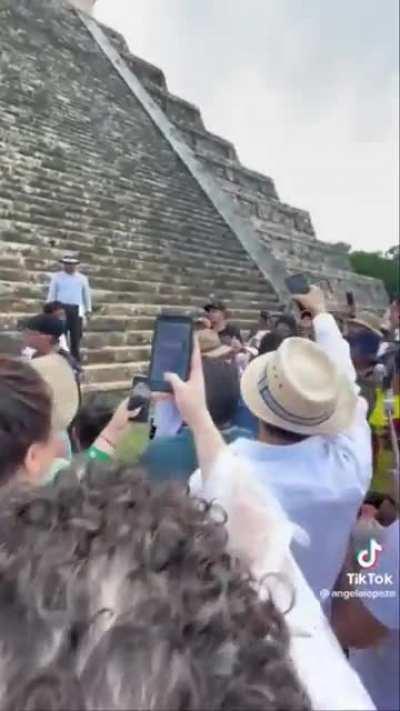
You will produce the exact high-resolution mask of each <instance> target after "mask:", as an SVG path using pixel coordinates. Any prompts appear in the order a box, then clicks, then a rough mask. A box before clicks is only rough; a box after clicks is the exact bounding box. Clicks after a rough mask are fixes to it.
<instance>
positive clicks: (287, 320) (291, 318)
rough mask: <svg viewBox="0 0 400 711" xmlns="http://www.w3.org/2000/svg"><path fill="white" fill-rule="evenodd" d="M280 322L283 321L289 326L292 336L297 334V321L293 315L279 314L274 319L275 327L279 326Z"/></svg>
mask: <svg viewBox="0 0 400 711" xmlns="http://www.w3.org/2000/svg"><path fill="white" fill-rule="evenodd" d="M280 323H284V324H285V326H287V327H288V328H290V330H291V333H292V334H293V336H296V334H297V323H296V319H295V318H294V316H290V314H282V315H281V316H278V318H277V319H276V321H275V328H277V327H278V326H279V324H280Z"/></svg>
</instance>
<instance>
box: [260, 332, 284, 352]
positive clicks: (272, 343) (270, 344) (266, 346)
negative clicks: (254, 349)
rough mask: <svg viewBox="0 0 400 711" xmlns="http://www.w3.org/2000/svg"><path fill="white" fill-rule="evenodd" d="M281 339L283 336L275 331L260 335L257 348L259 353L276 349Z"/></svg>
mask: <svg viewBox="0 0 400 711" xmlns="http://www.w3.org/2000/svg"><path fill="white" fill-rule="evenodd" d="M282 341H283V336H281V334H280V333H277V331H271V333H266V334H265V336H263V337H262V339H261V342H260V347H259V349H258V354H259V355H265V353H272V352H273V351H276V350H278V348H279V346H280V345H281V343H282Z"/></svg>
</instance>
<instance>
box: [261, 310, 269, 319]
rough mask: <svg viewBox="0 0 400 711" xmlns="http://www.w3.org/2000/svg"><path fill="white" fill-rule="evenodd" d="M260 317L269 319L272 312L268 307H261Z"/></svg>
mask: <svg viewBox="0 0 400 711" xmlns="http://www.w3.org/2000/svg"><path fill="white" fill-rule="evenodd" d="M260 318H263V319H265V320H267V319H269V318H271V314H270V312H269V311H268V310H267V309H261V311H260Z"/></svg>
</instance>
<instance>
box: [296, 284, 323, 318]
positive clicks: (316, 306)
mask: <svg viewBox="0 0 400 711" xmlns="http://www.w3.org/2000/svg"><path fill="white" fill-rule="evenodd" d="M293 299H294V300H295V301H297V303H299V304H300V306H302V307H303V308H304V309H305V310H306V311H310V313H311V315H312V317H313V318H315V316H318V314H323V313H326V304H325V296H324V292H323V291H322V289H320V288H319V286H311V287H310V291H309V292H308V293H307V294H293Z"/></svg>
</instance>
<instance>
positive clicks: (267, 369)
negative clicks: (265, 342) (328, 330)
mask: <svg viewBox="0 0 400 711" xmlns="http://www.w3.org/2000/svg"><path fill="white" fill-rule="evenodd" d="M241 390H242V396H243V399H244V401H245V403H246V405H247V406H248V408H249V409H250V410H251V412H252V413H253V414H254V415H256V417H258V418H259V419H260V420H263V421H264V422H267V423H269V424H271V425H275V427H280V428H281V429H284V430H289V431H291V432H296V433H298V434H304V435H335V434H338V433H339V432H341V431H343V430H345V429H346V428H347V427H348V426H349V425H350V423H351V422H352V419H353V416H354V411H355V407H356V403H357V396H356V394H355V392H354V390H353V389H352V387H351V384H350V382H349V380H348V379H347V378H346V376H344V375H341V374H340V373H339V371H338V370H337V368H336V366H335V365H334V363H333V362H332V361H331V359H330V358H329V356H327V355H326V353H325V352H324V351H323V350H322V349H321V348H320V346H318V345H317V344H316V343H313V342H312V341H308V340H306V339H304V338H295V337H294V338H288V339H286V340H285V341H283V343H282V344H281V345H280V347H279V348H278V350H276V351H273V352H272V353H266V354H265V355H263V356H259V357H258V358H256V359H255V360H253V361H252V363H250V365H249V366H248V367H247V368H246V370H245V372H244V374H243V377H242V381H241Z"/></svg>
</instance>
